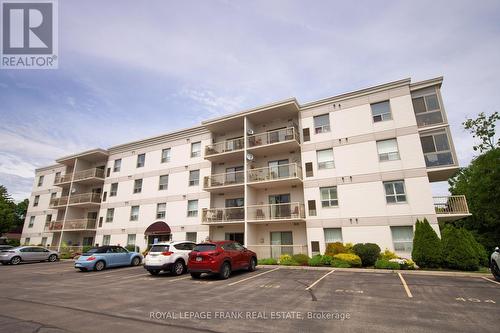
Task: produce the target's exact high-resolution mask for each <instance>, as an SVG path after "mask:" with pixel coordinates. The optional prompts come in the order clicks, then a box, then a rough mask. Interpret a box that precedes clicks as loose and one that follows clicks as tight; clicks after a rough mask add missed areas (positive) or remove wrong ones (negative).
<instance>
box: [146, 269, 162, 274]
mask: <svg viewBox="0 0 500 333" xmlns="http://www.w3.org/2000/svg"><path fill="white" fill-rule="evenodd" d="M148 272H149V274H151V275H158V274H160V270H159V269H151V270H149V271H148Z"/></svg>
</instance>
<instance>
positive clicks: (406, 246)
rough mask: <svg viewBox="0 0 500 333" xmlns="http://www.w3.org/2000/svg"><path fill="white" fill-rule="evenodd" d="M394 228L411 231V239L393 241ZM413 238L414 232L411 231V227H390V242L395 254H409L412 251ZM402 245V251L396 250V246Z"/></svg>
mask: <svg viewBox="0 0 500 333" xmlns="http://www.w3.org/2000/svg"><path fill="white" fill-rule="evenodd" d="M396 228H405V229H408V230H410V229H411V234H412V239H411V240H410V239H406V240H397V241H395V240H394V235H395V230H396ZM414 237H415V230H414V229H413V226H411V225H395V226H391V240H392V246H393V248H394V251H395V252H400V253H411V252H412V250H413V238H414ZM401 244H403V249H402V250H401V249H399V248H397V245H401Z"/></svg>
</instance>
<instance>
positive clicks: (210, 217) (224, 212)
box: [201, 207, 245, 224]
mask: <svg viewBox="0 0 500 333" xmlns="http://www.w3.org/2000/svg"><path fill="white" fill-rule="evenodd" d="M244 220H245V208H243V207H228V208H204V209H203V211H202V215H201V221H202V223H207V224H212V223H234V222H237V223H241V222H243V221H244Z"/></svg>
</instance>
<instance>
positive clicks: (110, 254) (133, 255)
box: [75, 245, 143, 271]
mask: <svg viewBox="0 0 500 333" xmlns="http://www.w3.org/2000/svg"><path fill="white" fill-rule="evenodd" d="M142 259H143V257H142V255H141V254H140V253H138V252H129V251H128V250H127V249H125V248H123V247H121V246H114V245H106V246H99V247H95V248H92V249H90V250H88V251H87V252H85V253H83V254H82V255H81V256H80V257H79V258H78V259H77V260H76V261H75V268H78V269H79V270H81V271H91V270H94V271H102V270H103V269H105V268H110V267H120V266H138V265H140V263H141V262H142Z"/></svg>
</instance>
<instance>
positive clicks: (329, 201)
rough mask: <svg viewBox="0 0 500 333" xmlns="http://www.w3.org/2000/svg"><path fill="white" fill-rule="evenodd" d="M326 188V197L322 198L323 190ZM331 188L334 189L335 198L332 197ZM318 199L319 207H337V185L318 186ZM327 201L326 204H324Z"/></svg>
mask: <svg viewBox="0 0 500 333" xmlns="http://www.w3.org/2000/svg"><path fill="white" fill-rule="evenodd" d="M324 190H328V197H329V198H328V199H323V191H324ZM332 190H335V194H336V195H335V198H334V197H332V192H331V191H332ZM319 199H320V201H321V208H337V207H338V206H339V192H338V188H337V186H323V187H320V188H319ZM325 203H327V204H325Z"/></svg>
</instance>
